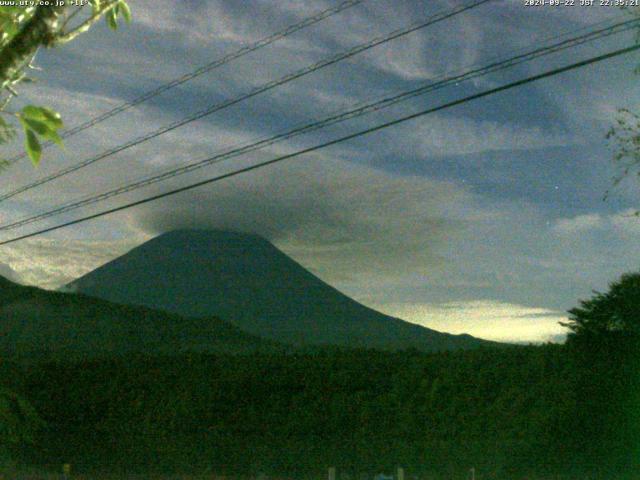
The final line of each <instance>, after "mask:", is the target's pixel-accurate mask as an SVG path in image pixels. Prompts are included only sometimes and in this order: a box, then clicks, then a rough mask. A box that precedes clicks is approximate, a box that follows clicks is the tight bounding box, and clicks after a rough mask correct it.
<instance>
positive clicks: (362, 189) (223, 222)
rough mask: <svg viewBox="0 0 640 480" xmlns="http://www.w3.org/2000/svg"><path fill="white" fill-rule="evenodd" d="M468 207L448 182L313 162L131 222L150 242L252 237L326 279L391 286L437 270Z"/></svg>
mask: <svg viewBox="0 0 640 480" xmlns="http://www.w3.org/2000/svg"><path fill="white" fill-rule="evenodd" d="M470 197H471V195H470V194H469V193H468V192H466V191H465V189H463V188H460V187H458V186H456V185H454V184H452V183H450V182H439V181H434V180H430V179H425V178H420V177H403V176H397V175H390V174H388V173H384V172H381V171H378V170H375V169H372V168H370V167H365V166H358V165H355V164H351V163H348V162H344V161H339V160H332V159H329V158H327V157H325V156H323V155H320V156H315V158H314V157H311V158H305V159H304V160H303V161H301V162H294V163H290V164H287V165H280V166H277V167H269V168H265V169H262V170H259V171H257V172H255V173H252V174H250V175H243V176H240V177H236V178H235V179H231V180H230V181H227V182H222V183H220V184H217V185H215V186H214V188H211V189H209V191H199V192H195V193H191V194H188V195H183V196H181V197H178V198H175V199H173V200H171V201H170V202H166V203H165V204H164V205H163V206H162V208H156V207H154V208H144V209H141V210H140V211H138V212H134V213H132V215H131V218H132V224H133V225H134V226H135V227H136V228H138V229H140V230H141V231H142V232H144V233H145V234H149V235H153V234H157V233H161V232H164V231H168V230H172V229H177V228H216V229H231V230H239V231H245V232H251V233H257V234H259V235H262V236H264V237H265V238H268V239H269V240H271V241H273V242H274V243H275V244H276V245H278V246H279V247H281V248H283V249H284V250H285V251H286V252H287V253H289V254H291V255H292V256H293V257H294V258H296V259H298V260H300V261H301V262H302V263H303V264H304V265H306V266H309V267H310V268H312V269H313V270H315V271H316V273H319V274H320V275H321V276H325V275H326V276H328V277H329V278H331V279H335V278H336V277H338V278H341V279H343V280H345V279H349V278H352V279H353V278H354V275H355V276H356V277H357V278H359V279H361V276H362V274H363V272H371V273H376V274H377V275H385V274H389V275H393V276H394V277H397V276H399V275H402V274H403V273H406V272H407V271H408V270H409V271H412V270H415V269H417V270H421V269H424V268H428V267H429V265H432V264H433V263H434V262H436V263H437V262H438V250H439V248H441V247H442V246H443V245H444V244H445V243H446V242H447V240H448V239H450V238H452V237H453V236H455V235H457V234H458V233H459V232H460V231H461V228H462V226H463V223H464V221H465V220H464V215H465V214H466V213H465V212H467V211H468V210H469V208H468V207H467V206H466V205H467V203H468V200H469V199H470ZM456 210H459V214H456V212H455V211H456ZM456 216H457V217H458V218H456ZM329 265H331V267H329ZM327 267H329V268H327Z"/></svg>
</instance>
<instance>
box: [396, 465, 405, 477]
mask: <svg viewBox="0 0 640 480" xmlns="http://www.w3.org/2000/svg"><path fill="white" fill-rule="evenodd" d="M396 480H404V468H402V467H398V475H397V476H396Z"/></svg>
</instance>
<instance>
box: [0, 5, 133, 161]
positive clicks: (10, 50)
mask: <svg viewBox="0 0 640 480" xmlns="http://www.w3.org/2000/svg"><path fill="white" fill-rule="evenodd" d="M25 3H26V2H25ZM29 3H31V2H29ZM33 3H35V2H33ZM69 3H70V2H67V4H69ZM81 3H82V5H78V6H71V5H67V6H37V7H36V6H0V32H1V33H0V114H2V115H5V116H8V118H9V120H13V121H17V122H19V124H20V125H21V126H22V130H23V133H24V137H25V151H26V153H27V154H28V156H29V158H31V161H32V162H33V163H34V164H36V165H37V164H38V162H39V161H40V158H41V156H42V145H41V142H42V141H43V140H44V141H50V142H54V143H56V144H58V145H60V146H62V139H61V138H60V134H59V131H60V129H62V127H63V124H62V121H61V119H60V115H58V114H57V113H56V112H54V111H53V110H50V109H49V108H45V107H39V106H33V105H28V106H26V107H24V108H22V109H21V110H20V111H17V112H11V111H9V110H8V109H7V107H8V105H9V103H10V102H11V101H12V100H13V98H14V97H16V96H17V91H16V88H17V87H18V86H21V85H23V84H25V83H27V82H31V81H33V79H31V78H30V77H28V76H27V74H26V72H27V71H28V70H29V69H34V68H35V67H34V66H33V65H32V62H33V59H34V57H35V54H36V52H37V50H38V49H39V48H40V47H55V46H58V45H61V44H64V43H67V42H69V41H71V40H74V39H75V38H76V37H77V36H78V35H80V34H82V33H84V32H86V31H87V30H89V28H90V27H91V26H92V25H93V24H94V23H95V22H96V21H97V20H98V19H99V18H101V17H102V16H104V17H105V19H106V22H107V25H109V27H110V28H111V29H113V30H115V29H117V28H118V19H119V18H123V19H124V20H125V21H126V22H130V21H131V10H130V8H129V6H128V5H127V3H126V2H125V0H89V3H88V4H85V2H81ZM85 6H90V7H91V8H90V10H89V11H88V13H86V15H84V17H83V15H82V14H83V12H84V11H85V10H86V9H85V8H84V7H85ZM78 18H80V21H77V19H78ZM15 136H16V128H15V126H14V124H12V123H11V122H8V121H6V120H5V119H3V118H0V145H2V144H6V143H9V142H10V141H12V140H13V139H14V138H15ZM6 165H7V161H6V160H4V161H3V160H2V159H0V167H2V166H6Z"/></svg>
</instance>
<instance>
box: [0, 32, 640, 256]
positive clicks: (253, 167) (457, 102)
mask: <svg viewBox="0 0 640 480" xmlns="http://www.w3.org/2000/svg"><path fill="white" fill-rule="evenodd" d="M638 49H640V44H638V45H633V46H631V47H626V48H621V49H618V50H615V51H613V52H609V53H606V54H603V55H598V56H596V57H591V58H589V59H587V60H582V61H580V62H576V63H573V64H570V65H567V66H564V67H560V68H555V69H553V70H549V71H546V72H544V73H540V74H538V75H533V76H531V77H527V78H524V79H521V80H517V81H515V82H511V83H508V84H506V85H502V86H500V87H496V88H492V89H489V90H485V91H483V92H480V93H476V94H473V95H469V96H466V97H464V98H461V99H458V100H454V101H451V102H448V103H445V104H442V105H439V106H437V107H433V108H429V109H426V110H422V111H420V112H417V113H412V114H410V115H405V116H403V117H400V118H397V119H395V120H391V121H389V122H385V123H382V124H379V125H376V126H374V127H370V128H367V129H365V130H361V131H359V132H356V133H352V134H350V135H345V136H343V137H340V138H337V139H334V140H330V141H328V142H324V143H321V144H318V145H315V146H313V147H309V148H305V149H302V150H298V151H297V152H294V153H290V154H287V155H282V156H280V157H276V158H273V159H271V160H267V161H264V162H260V163H257V164H254V165H251V166H248V167H244V168H241V169H238V170H234V171H233V172H229V173H225V174H222V175H217V176H215V177H212V178H208V179H206V180H201V181H199V182H195V183H192V184H189V185H186V186H183V187H179V188H176V189H173V190H169V191H167V192H163V193H160V194H157V195H152V196H150V197H146V198H143V199H141V200H137V201H135V202H130V203H127V204H124V205H120V206H118V207H114V208H110V209H108V210H103V211H101V212H98V213H94V214H92V215H87V216H85V217H82V218H79V219H76V220H72V221H69V222H65V223H62V224H59V225H55V226H53V227H48V228H44V229H41V230H38V231H36V232H32V233H28V234H26V235H21V236H19V237H14V238H11V239H9V240H4V241H2V242H0V246H1V245H7V244H10V243H14V242H17V241H19V240H24V239H26V238H31V237H35V236H37V235H42V234H43V233H47V232H51V231H54V230H59V229H61V228H65V227H68V226H71V225H76V224H78V223H83V222H86V221H88V220H92V219H94V218H99V217H103V216H105V215H110V214H112V213H116V212H119V211H122V210H127V209H129V208H133V207H136V206H138V205H143V204H145V203H149V202H153V201H156V200H160V199H162V198H165V197H169V196H172V195H176V194H178V193H181V192H185V191H187V190H192V189H194V188H198V187H201V186H203V185H208V184H211V183H215V182H219V181H222V180H225V179H227V178H231V177H235V176H237V175H240V174H243V173H247V172H250V171H253V170H257V169H260V168H263V167H266V166H269V165H273V164H275V163H279V162H282V161H284V160H288V159H290V158H294V157H298V156H300V155H304V154H307V153H311V152H314V151H317V150H320V149H323V148H326V147H329V146H332V145H336V144H338V143H341V142H345V141H347V140H352V139H354V138H357V137H361V136H364V135H368V134H370V133H373V132H377V131H379V130H382V129H385V128H388V127H391V126H394V125H398V124H400V123H404V122H407V121H409V120H413V119H415V118H419V117H422V116H425V115H428V114H431V113H435V112H438V111H441V110H445V109H447V108H451V107H454V106H457V105H461V104H464V103H467V102H470V101H473V100H477V99H479V98H483V97H487V96H489V95H493V94H496V93H499V92H503V91H505V90H510V89H512V88H516V87H520V86H522V85H525V84H528V83H531V82H535V81H537V80H542V79H544V78H549V77H552V76H555V75H559V74H561V73H564V72H568V71H570V70H575V69H577V68H581V67H584V66H587V65H591V64H594V63H597V62H601V61H603V60H607V59H610V58H613V57H617V56H620V55H624V54H627V53H631V52H633V51H636V50H638Z"/></svg>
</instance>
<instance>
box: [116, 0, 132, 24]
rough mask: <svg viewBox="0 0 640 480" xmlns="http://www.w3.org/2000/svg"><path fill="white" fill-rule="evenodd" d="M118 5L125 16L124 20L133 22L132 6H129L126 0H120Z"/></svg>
mask: <svg viewBox="0 0 640 480" xmlns="http://www.w3.org/2000/svg"><path fill="white" fill-rule="evenodd" d="M118 6H119V7H120V9H119V13H121V14H122V18H124V21H125V22H127V23H131V8H130V7H129V5H128V4H127V2H125V1H124V0H120V2H119V3H118Z"/></svg>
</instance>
